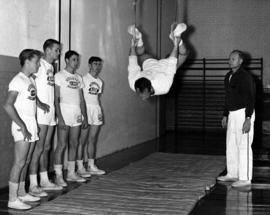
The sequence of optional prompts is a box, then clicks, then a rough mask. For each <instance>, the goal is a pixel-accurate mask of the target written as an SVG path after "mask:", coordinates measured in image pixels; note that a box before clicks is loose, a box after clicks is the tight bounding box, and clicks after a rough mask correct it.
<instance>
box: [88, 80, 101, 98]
mask: <svg viewBox="0 0 270 215" xmlns="http://www.w3.org/2000/svg"><path fill="white" fill-rule="evenodd" d="M99 90H100V86H99V85H98V84H97V83H96V82H91V83H90V84H89V89H88V93H89V94H91V95H97V94H98V92H99Z"/></svg>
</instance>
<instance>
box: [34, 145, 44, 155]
mask: <svg viewBox="0 0 270 215" xmlns="http://www.w3.org/2000/svg"><path fill="white" fill-rule="evenodd" d="M42 152H43V146H41V145H36V146H35V150H34V152H33V157H39V156H40V155H41V153H42Z"/></svg>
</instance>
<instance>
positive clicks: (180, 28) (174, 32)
mask: <svg viewBox="0 0 270 215" xmlns="http://www.w3.org/2000/svg"><path fill="white" fill-rule="evenodd" d="M186 29H187V26H186V24H185V23H179V24H177V23H173V24H172V25H171V32H170V35H169V38H170V39H171V40H172V41H174V38H175V37H180V36H181V34H182V33H183V32H184V31H185V30H186Z"/></svg>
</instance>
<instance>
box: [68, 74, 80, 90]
mask: <svg viewBox="0 0 270 215" xmlns="http://www.w3.org/2000/svg"><path fill="white" fill-rule="evenodd" d="M66 82H67V83H68V86H67V87H69V88H72V89H79V88H80V81H79V80H78V79H77V78H75V77H68V78H67V79H66Z"/></svg>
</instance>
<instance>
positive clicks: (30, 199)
mask: <svg viewBox="0 0 270 215" xmlns="http://www.w3.org/2000/svg"><path fill="white" fill-rule="evenodd" d="M18 198H19V199H20V200H21V201H23V202H37V201H39V200H40V197H37V196H32V195H30V194H28V193H26V195H25V196H19V197H18Z"/></svg>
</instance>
